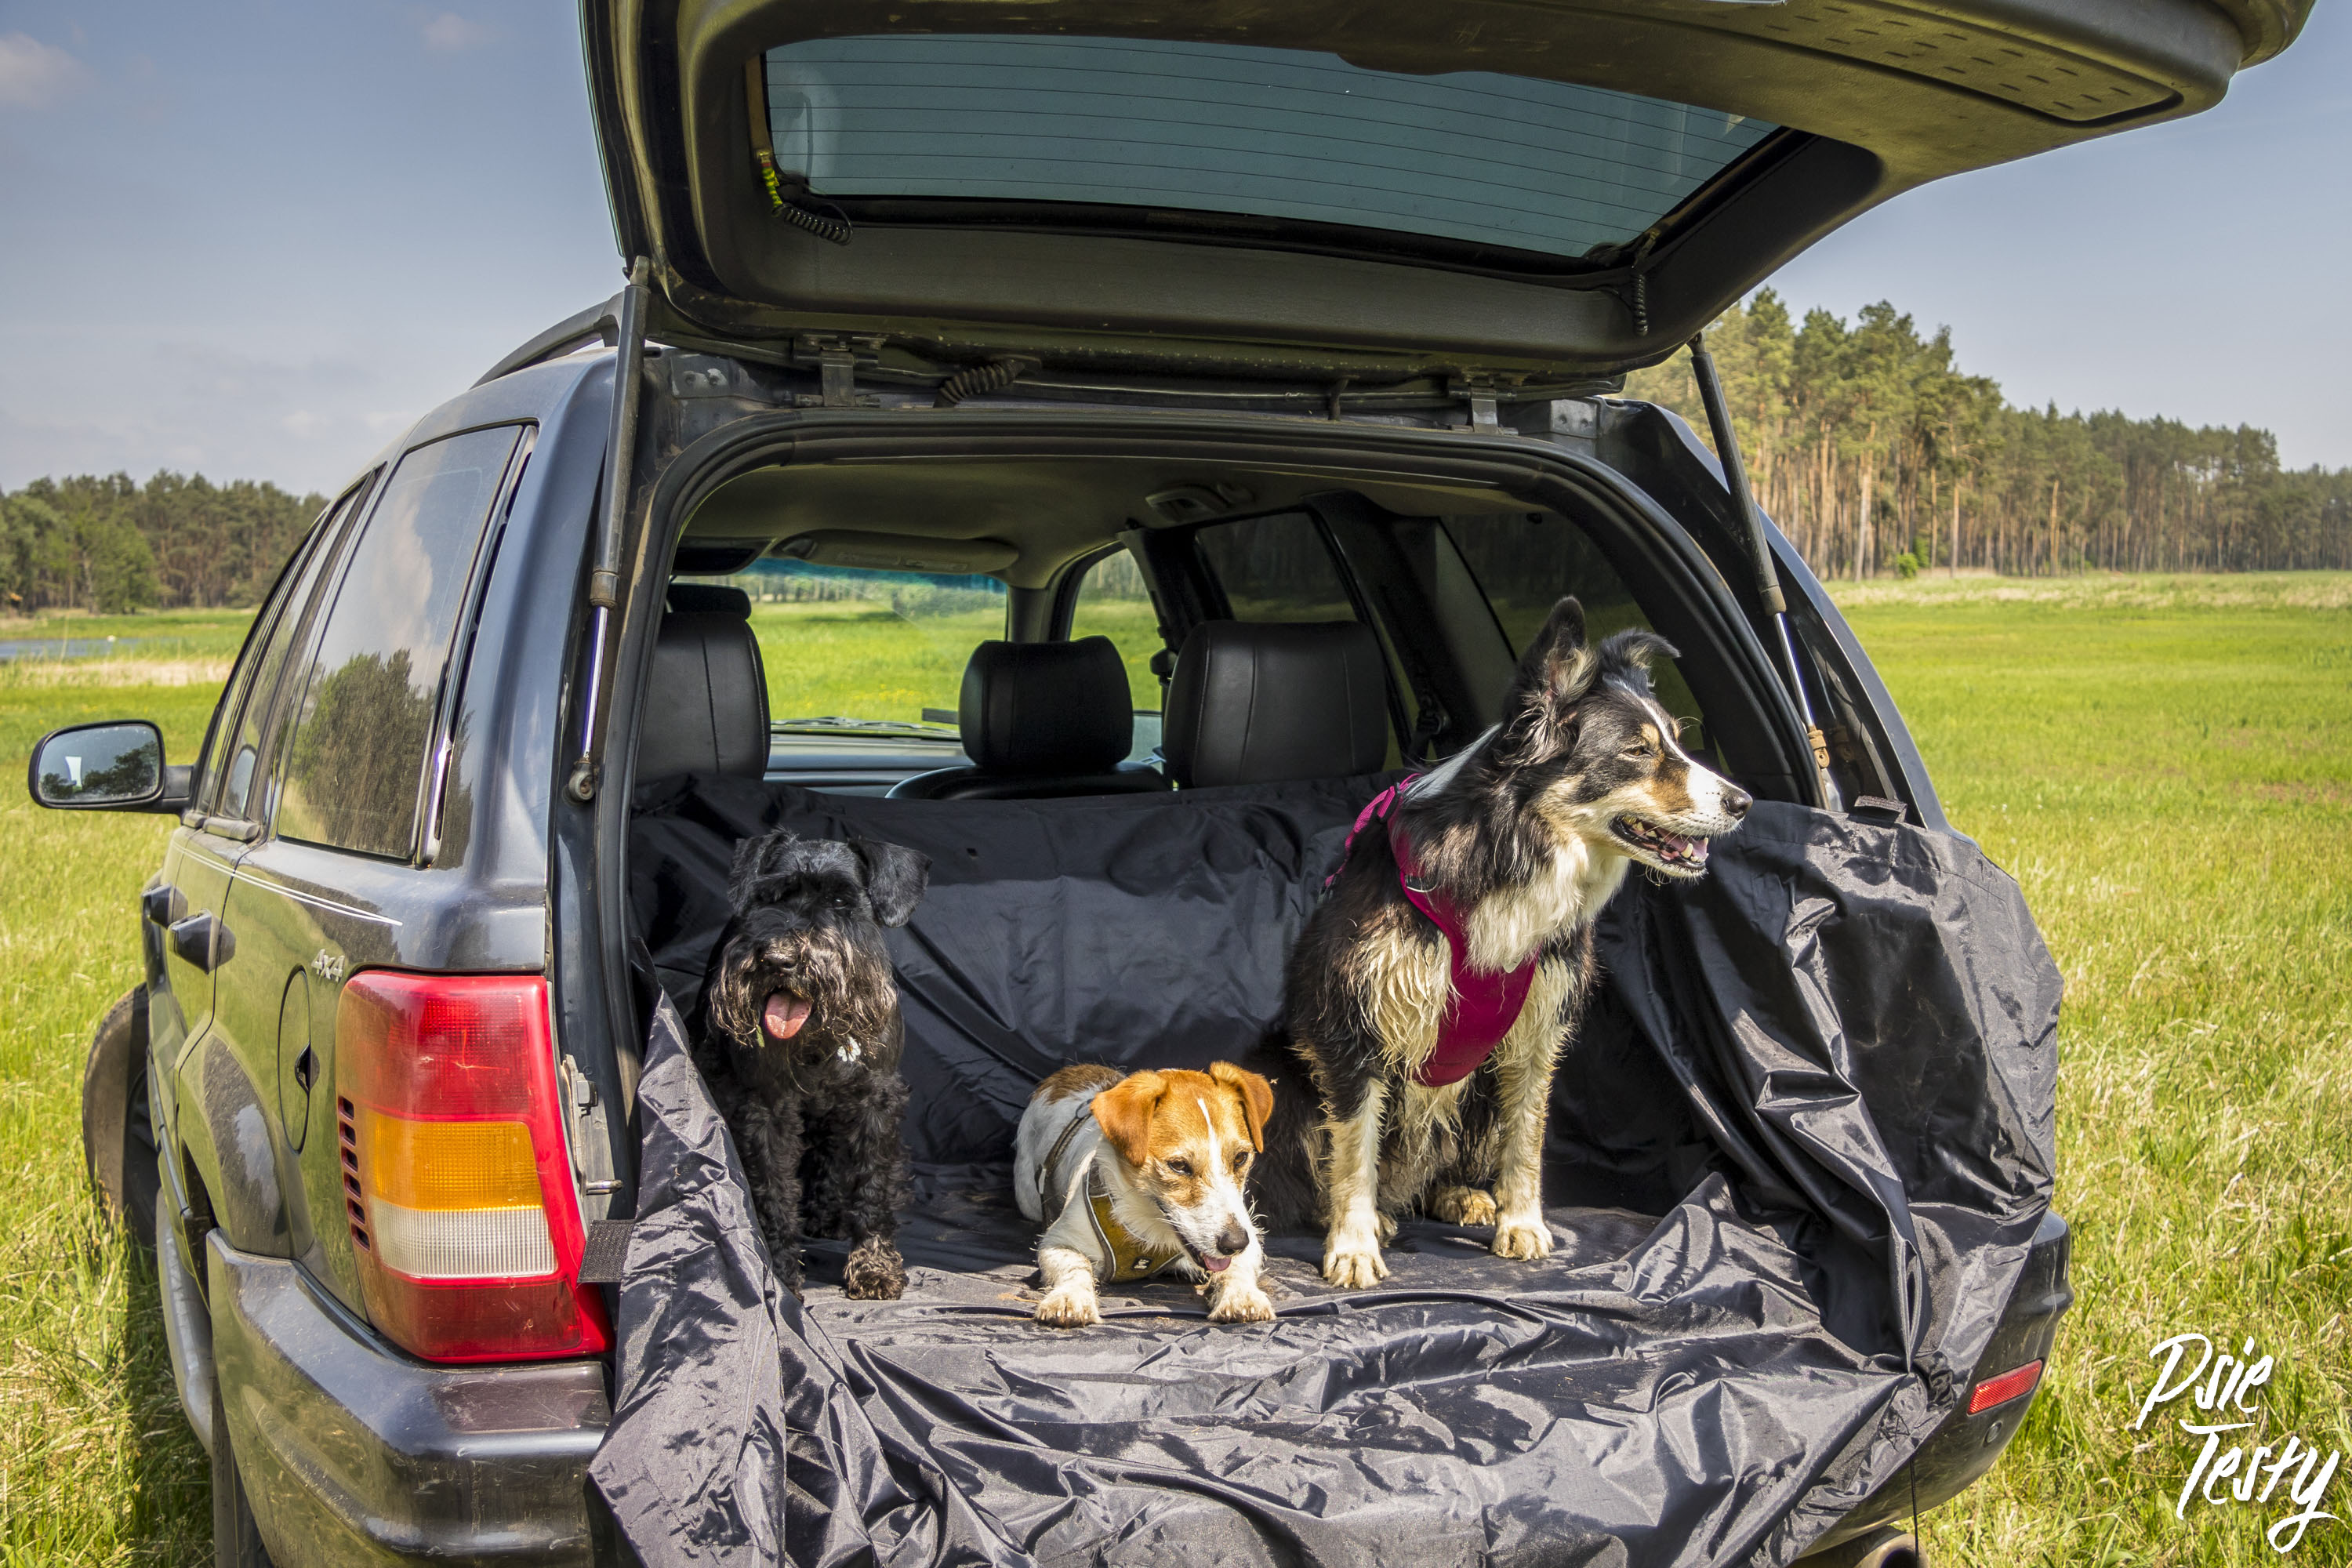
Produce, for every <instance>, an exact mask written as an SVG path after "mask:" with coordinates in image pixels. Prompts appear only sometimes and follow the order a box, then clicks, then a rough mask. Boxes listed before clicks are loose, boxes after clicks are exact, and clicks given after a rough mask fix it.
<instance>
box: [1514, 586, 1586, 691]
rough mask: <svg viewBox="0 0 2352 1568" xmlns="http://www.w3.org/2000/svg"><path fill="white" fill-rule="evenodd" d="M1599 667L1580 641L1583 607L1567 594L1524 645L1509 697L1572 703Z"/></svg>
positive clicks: (1582, 625)
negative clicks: (1523, 655)
mask: <svg viewBox="0 0 2352 1568" xmlns="http://www.w3.org/2000/svg"><path fill="white" fill-rule="evenodd" d="M1600 668H1601V661H1600V660H1599V659H1598V658H1594V657H1593V653H1592V648H1591V645H1589V644H1588V643H1587V642H1586V641H1585V640H1584V606H1583V605H1580V604H1578V603H1577V602H1576V598H1575V596H1574V595H1570V596H1569V597H1567V598H1565V599H1562V600H1561V601H1560V602H1559V604H1557V605H1553V606H1552V607H1551V614H1550V615H1549V616H1546V617H1545V618H1544V624H1543V630H1541V631H1539V632H1538V633H1537V634H1536V637H1535V640H1534V641H1533V642H1531V643H1529V644H1528V651H1527V655H1526V657H1524V658H1521V659H1520V660H1519V674H1518V679H1517V680H1516V681H1514V682H1513V683H1512V686H1513V690H1512V695H1513V696H1514V697H1518V698H1521V699H1523V700H1524V699H1528V698H1534V697H1546V698H1549V699H1551V700H1554V701H1566V702H1570V703H1573V702H1574V701H1575V700H1577V699H1578V698H1580V697H1582V696H1583V695H1584V693H1585V691H1586V689H1589V688H1590V687H1591V685H1592V678H1593V676H1594V675H1596V674H1598V673H1599V672H1600Z"/></svg>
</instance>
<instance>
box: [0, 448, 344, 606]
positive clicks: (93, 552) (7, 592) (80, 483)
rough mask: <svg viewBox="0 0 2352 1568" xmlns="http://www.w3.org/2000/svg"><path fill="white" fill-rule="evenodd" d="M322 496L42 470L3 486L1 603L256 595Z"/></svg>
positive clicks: (228, 601)
mask: <svg viewBox="0 0 2352 1568" xmlns="http://www.w3.org/2000/svg"><path fill="white" fill-rule="evenodd" d="M326 504H327V503H326V499H325V498H324V497H322V496H315V495H310V496H293V495H289V494H287V493H286V492H285V491H284V490H281V489H278V487H277V486H276V485H273V484H268V483H267V482H262V483H257V482H255V481H253V480H251V479H236V480H233V481H231V482H229V483H227V484H215V483H213V482H212V481H211V480H209V479H205V477H204V476H203V475H202V474H197V475H194V476H190V475H186V474H174V473H170V472H164V473H159V474H157V475H156V476H155V477H154V478H153V479H149V480H148V481H147V482H146V483H145V484H143V485H141V484H134V483H133V482H131V476H130V475H128V474H111V475H108V476H106V477H105V478H99V477H97V476H95V475H89V474H81V475H76V476H74V477H73V478H70V479H35V480H34V481H33V482H32V483H31V484H28V485H26V487H25V488H24V489H20V490H15V491H11V492H9V493H7V494H5V495H0V610H5V612H7V613H10V614H16V615H30V614H33V613H35V612H37V611H42V610H60V609H64V610H97V611H100V612H103V613H106V614H118V613H120V612H121V611H125V610H137V609H145V608H147V607H149V606H151V605H152V606H159V607H162V608H166V609H177V608H182V607H189V608H205V609H209V608H213V607H215V606H218V605H253V604H257V603H258V602H259V601H260V599H261V596H262V595H264V594H266V593H268V591H269V584H270V583H271V582H272V581H274V580H275V579H276V577H277V575H278V567H279V566H281V565H282V564H284V563H285V561H286V558H287V557H288V556H289V555H291V554H292V553H293V552H294V546H295V545H296V544H297V543H299V542H300V540H301V538H302V535H303V532H304V531H306V530H307V529H308V528H309V527H310V522H311V520H312V519H314V518H316V517H317V516H318V515H319V513H320V510H323V509H324V507H325V506H326Z"/></svg>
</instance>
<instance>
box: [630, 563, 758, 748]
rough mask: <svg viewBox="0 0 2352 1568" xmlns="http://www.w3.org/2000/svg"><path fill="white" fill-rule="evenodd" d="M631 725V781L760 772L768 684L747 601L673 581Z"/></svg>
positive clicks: (734, 592) (725, 590) (712, 587)
mask: <svg viewBox="0 0 2352 1568" xmlns="http://www.w3.org/2000/svg"><path fill="white" fill-rule="evenodd" d="M669 605H670V611H669V614H667V615H666V616H663V617H662V621H661V629H660V631H659V632H658V633H657V634H656V643H655V645H654V669H653V684H652V685H651V686H649V687H648V688H646V702H645V705H644V713H643V717H642V718H641V719H640V721H639V722H638V725H637V771H636V777H637V782H639V783H640V784H642V783H645V782H646V781H647V780H651V779H663V778H675V777H677V775H678V774H680V773H729V774H732V775H734V776H737V777H740V778H754V779H755V778H759V777H760V776H761V775H762V774H764V773H766V772H767V771H768V678H767V671H766V670H765V668H762V666H761V662H760V645H759V643H758V641H757V640H756V639H755V638H754V637H752V636H751V595H749V594H746V593H745V592H743V590H742V589H740V588H729V587H724V586H721V585H719V584H709V583H673V584H670V588H669Z"/></svg>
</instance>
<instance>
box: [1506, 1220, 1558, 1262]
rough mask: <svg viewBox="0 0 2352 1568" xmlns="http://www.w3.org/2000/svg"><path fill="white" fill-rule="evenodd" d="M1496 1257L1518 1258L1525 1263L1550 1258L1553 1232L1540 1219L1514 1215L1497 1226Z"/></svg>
mask: <svg viewBox="0 0 2352 1568" xmlns="http://www.w3.org/2000/svg"><path fill="white" fill-rule="evenodd" d="M1495 1256H1496V1257H1497V1258H1517V1259H1519V1260H1520V1261H1521V1262H1523V1263H1533V1262H1534V1261H1535V1260H1536V1259H1537V1258H1549V1257H1550V1256H1551V1231H1550V1229H1549V1227H1548V1226H1546V1225H1545V1224H1544V1222H1543V1221H1542V1220H1540V1219H1527V1218H1523V1217H1520V1216H1517V1215H1513V1216H1512V1217H1510V1218H1508V1219H1506V1220H1503V1221H1502V1222H1501V1223H1499V1224H1497V1225H1496V1226H1495Z"/></svg>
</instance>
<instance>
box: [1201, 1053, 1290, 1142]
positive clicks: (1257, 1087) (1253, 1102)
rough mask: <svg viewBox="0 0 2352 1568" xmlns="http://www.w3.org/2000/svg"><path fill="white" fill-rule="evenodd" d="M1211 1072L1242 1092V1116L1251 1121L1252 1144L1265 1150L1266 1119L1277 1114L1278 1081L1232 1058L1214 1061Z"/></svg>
mask: <svg viewBox="0 0 2352 1568" xmlns="http://www.w3.org/2000/svg"><path fill="white" fill-rule="evenodd" d="M1209 1076H1210V1077H1211V1078H1213V1079H1216V1080H1217V1081H1218V1082H1219V1083H1221V1084H1223V1085H1224V1086H1225V1087H1226V1088H1227V1089H1232V1090H1233V1091H1234V1093H1235V1094H1237V1095H1239V1096H1241V1101H1242V1120H1243V1121H1245V1122H1247V1123H1248V1124H1249V1135H1250V1147H1251V1148H1252V1149H1254V1150H1255V1151H1256V1152H1259V1153H1261V1154H1263V1153H1265V1119H1266V1118H1267V1117H1269V1116H1272V1115H1273V1114H1274V1085H1272V1084H1270V1083H1268V1082H1266V1081H1265V1079H1262V1078H1260V1077H1259V1076H1258V1075H1257V1074H1255V1073H1254V1072H1244V1070H1243V1069H1241V1068H1237V1067H1235V1066H1234V1064H1233V1063H1231V1062H1211V1063H1210V1064H1209Z"/></svg>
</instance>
